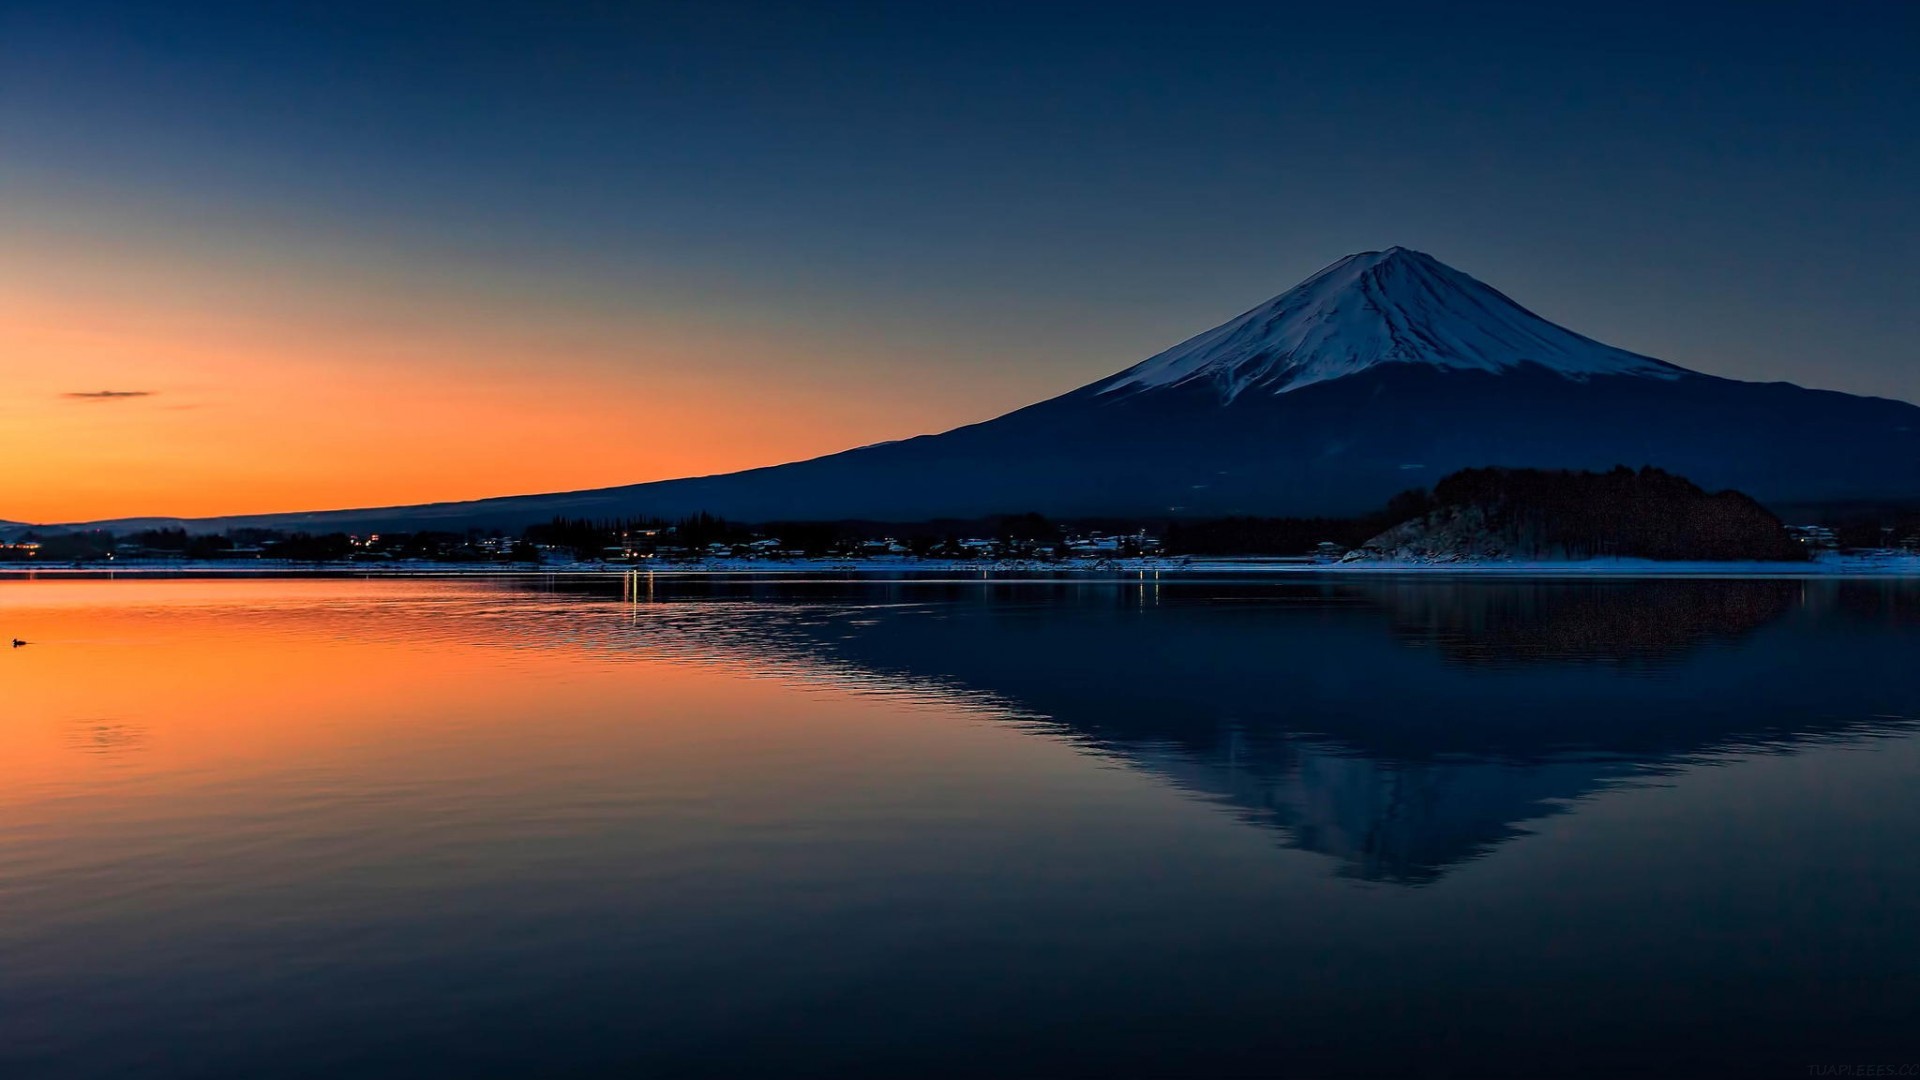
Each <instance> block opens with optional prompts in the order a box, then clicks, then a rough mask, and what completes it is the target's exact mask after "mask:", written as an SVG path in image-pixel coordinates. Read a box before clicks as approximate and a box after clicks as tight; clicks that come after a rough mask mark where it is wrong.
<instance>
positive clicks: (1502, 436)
mask: <svg viewBox="0 0 1920 1080" xmlns="http://www.w3.org/2000/svg"><path fill="white" fill-rule="evenodd" d="M1616 465H1627V466H1631V467H1635V468H1638V467H1640V466H1643V465H1653V466H1657V467H1660V468H1663V469H1666V470H1668V471H1669V472H1673V473H1677V474H1679V475H1682V476H1685V477H1688V478H1689V479H1691V480H1693V481H1695V482H1696V483H1699V484H1700V485H1701V486H1703V487H1705V488H1707V489H1708V490H1718V489H1721V488H1737V489H1739V490H1742V491H1745V492H1747V493H1748V494H1750V495H1753V496H1755V497H1756V498H1759V499H1761V500H1762V501H1765V502H1770V503H1778V502H1796V503H1815V502H1826V501H1836V500H1844V499H1889V498H1898V499H1904V498H1912V497H1916V496H1920V408H1916V407H1915V406H1913V405H1910V404H1907V403H1905V402H1899V401H1891V400H1887V399H1883V398H1870V397H1859V396H1855V395H1850V394H1844V393H1838V392H1835V391H1827V390H1809V389H1804V388H1802V387H1799V386H1795V385H1792V384H1790V383H1752V382H1742V381H1739V380H1735V379H1724V378H1719V377H1716V376H1710V375H1704V374H1700V373H1698V372H1693V371H1689V370H1687V369H1685V368H1682V367H1678V366H1676V365H1673V364H1669V363H1666V362H1664V361H1661V360H1656V359H1653V358H1651V357H1645V356H1640V355H1638V354H1635V353H1631V352H1627V351H1625V350H1622V349H1617V348H1614V347H1612V346H1609V345H1604V344H1602V343H1600V342H1597V341H1594V340H1592V339H1590V338H1587V337H1584V336H1582V335H1580V334H1577V333H1574V332H1573V331H1571V330H1567V329H1565V328H1563V327H1560V326H1557V325H1555V324H1554V323H1551V322H1549V321H1547V320H1546V319H1543V318H1541V317H1540V316H1538V315H1535V314H1534V313H1532V312H1530V311H1528V310H1527V309H1525V308H1524V307H1522V306H1520V305H1519V304H1517V303H1515V302H1514V301H1513V300H1511V299H1509V298H1508V297H1506V296H1505V295H1504V294H1502V293H1500V292H1498V291H1497V290H1495V289H1493V288H1492V287H1490V286H1487V285H1485V284H1482V283H1481V282H1479V281H1477V280H1475V279H1474V278H1472V277H1470V276H1468V275H1467V274H1464V273H1462V272H1460V271H1458V270H1454V269H1452V268H1451V267H1448V266H1446V265H1445V264H1443V263H1441V262H1440V261H1439V260H1437V259H1434V258H1433V257H1431V256H1429V255H1425V254H1422V253H1420V252H1415V251H1409V250H1407V249H1405V248H1389V249H1387V250H1385V251H1376V252H1363V253H1360V254H1357V255H1352V256H1349V257H1347V258H1345V259H1342V260H1340V261H1338V262H1336V263H1334V264H1332V265H1330V266H1328V267H1327V268H1326V269H1324V270H1321V271H1320V272H1319V273H1317V274H1315V275H1313V276H1312V277H1310V278H1308V279H1307V280H1306V281H1304V282H1302V283H1301V284H1300V285H1299V286H1297V287H1295V288H1293V289H1291V290H1288V291H1287V292H1286V293H1283V294H1281V295H1280V296H1278V297H1275V298H1274V299H1273V300H1271V301H1268V302H1267V303H1265V304H1262V305H1260V306H1259V307H1256V308H1254V309H1253V310H1251V311H1248V312H1246V313H1244V314H1242V315H1240V316H1237V317H1236V318H1234V319H1231V320H1228V321H1227V322H1226V323H1223V324H1222V325H1220V326H1218V327H1215V328H1214V329H1212V330H1209V331H1207V332H1206V333H1203V334H1200V335H1198V336H1196V337H1194V338H1191V339H1189V340H1187V341H1185V342H1182V343H1181V344H1179V345H1176V346H1174V347H1173V348H1171V349H1168V350H1166V351H1164V352H1161V353H1159V354H1157V355H1156V356H1153V357H1151V358H1149V359H1147V360H1145V361H1143V362H1141V363H1138V364H1135V365H1133V366H1132V367H1129V368H1127V369H1125V370H1122V371H1120V372H1117V373H1116V374H1114V375H1111V376H1108V377H1107V378H1104V379H1100V380H1098V381H1095V382H1093V383H1090V384H1088V385H1086V386H1083V387H1081V388H1079V389H1077V390H1073V391H1070V392H1068V393H1066V394H1062V395H1060V396H1059V397H1055V398H1051V399H1049V400H1046V401H1042V402H1039V403H1037V404H1034V405H1030V406H1028V407H1026V408H1024V409H1019V410H1016V411H1014V412H1011V413H1007V414H1005V415H1003V416H1000V417H996V418H994V419H992V420H988V421H985V422H983V423H978V424H971V425H968V426H965V427H960V428H955V429H953V430H951V431H947V432H943V433H941V434H937V435H923V436H919V437H917V438H912V439H904V440H900V441H897V442H889V443H880V444H876V445H872V446H865V447H860V448H857V449H853V450H847V451H843V452H841V453H838V454H831V455H827V456H825V457H820V458H814V459H811V460H807V461H800V462H794V463H791V464H786V465H776V466H769V467H766V468H759V469H749V470H746V471H743V472H736V473H728V474H724V475H719V476H707V477H696V478H689V479H684V480H665V481H657V482H652V483H645V484H633V485H628V486H623V487H615V488H603V489H597V490H592V491H578V492H566V493H558V494H551V495H524V496H513V497H507V498H498V499H484V500H478V501H473V502H461V503H436V504H430V505H424V506H408V507H388V508H378V509H367V510H340V511H327V512H317V513H301V514H264V515H252V516H248V517H228V518H206V519H199V520H192V521H184V522H182V521H179V520H177V519H140V520H139V521H137V522H120V523H97V524H102V525H107V526H109V527H112V526H115V525H118V526H120V527H134V526H151V525H156V524H165V525H185V526H186V527H188V528H190V529H194V530H199V531H211V530H219V529H225V528H232V527H240V526H258V527H269V528H280V529H307V530H314V531H333V530H339V531H358V530H381V529H385V530H409V529H426V528H465V527H469V526H480V527H499V528H517V527H522V526H525V525H527V524H532V523H536V522H541V521H545V520H548V519H550V518H553V517H555V516H568V517H588V518H614V517H630V516H637V515H656V516H661V517H677V516H682V515H686V514H691V513H694V512H697V511H702V510H704V511H709V512H712V513H716V514H721V515H725V516H727V517H729V518H733V519H736V520H742V521H767V520H777V519H789V520H791V519H816V520H818V519H844V518H863V519H872V520H883V521H885V520H893V521H910V520H927V519H931V518H939V517H960V518H964V517H979V516H985V515H991V514H998V513H1017V512H1023V511H1029V510H1032V511H1039V512H1042V513H1046V514H1051V515H1056V516H1108V515H1111V516H1140V517H1149V516H1167V515H1173V516H1221V515H1228V514H1251V515H1298V516H1314V515H1347V514H1354V513H1360V512H1364V511H1367V510H1370V509H1372V508H1374V507H1377V506H1379V505H1381V504H1382V503H1384V502H1385V501H1386V499H1387V498H1388V497H1390V496H1391V495H1393V494H1394V493H1395V492H1398V491H1401V490H1404V489H1407V488H1411V487H1426V486H1429V485H1431V484H1432V483H1433V482H1434V481H1435V480H1437V479H1438V478H1439V477H1441V476H1444V475H1446V474H1447V473H1450V472H1454V471H1457V470H1459V469H1463V468H1476V467H1484V466H1514V467H1530V468H1551V469H1576V470H1607V469H1611V468H1612V467H1614V466H1616Z"/></svg>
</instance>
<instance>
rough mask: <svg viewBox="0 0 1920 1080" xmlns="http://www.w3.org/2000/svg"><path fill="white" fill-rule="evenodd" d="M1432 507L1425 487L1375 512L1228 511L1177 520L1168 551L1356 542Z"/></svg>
mask: <svg viewBox="0 0 1920 1080" xmlns="http://www.w3.org/2000/svg"><path fill="white" fill-rule="evenodd" d="M1432 509H1433V498H1432V496H1430V495H1428V494H1427V492H1426V491H1424V490H1422V489H1418V488H1416V489H1413V490H1411V491H1403V492H1401V493H1400V494H1398V495H1395V496H1394V497H1393V498H1391V499H1389V500H1388V501H1387V505H1386V506H1383V507H1381V508H1380V509H1379V510H1376V511H1374V512H1373V513H1371V514H1362V515H1360V516H1358V517H1350V518H1326V517H1313V518H1293V517H1226V518H1210V519H1204V520H1199V521H1173V522H1169V523H1168V524H1167V527H1166V533H1165V541H1164V548H1165V550H1166V552H1167V553H1168V554H1169V555H1307V554H1311V553H1312V552H1313V551H1314V550H1315V549H1317V548H1318V547H1319V546H1320V545H1321V544H1323V543H1333V544H1338V545H1339V546H1341V547H1343V548H1356V547H1359V546H1360V545H1361V544H1364V543H1366V542H1367V541H1368V540H1370V539H1372V538H1373V537H1375V536H1378V535H1380V533H1381V532H1383V531H1385V530H1387V529H1389V528H1392V527H1393V526H1395V525H1398V524H1400V523H1401V522H1403V521H1407V520H1409V519H1411V518H1416V517H1419V516H1420V515H1422V514H1425V513H1426V512H1428V511H1429V510H1432Z"/></svg>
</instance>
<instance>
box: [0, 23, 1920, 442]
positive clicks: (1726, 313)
mask: <svg viewBox="0 0 1920 1080" xmlns="http://www.w3.org/2000/svg"><path fill="white" fill-rule="evenodd" d="M1916 55H1920V4H1912V3H1904V2H1902V3H1832V2H1826V3H1812V4H1794V3H1765V2H1754V3H1740V4H1725V5H1721V4H1694V5H1685V4H1644V5H1643V4H1631V3H1608V4H1604V5H1591V6H1586V9H1585V10H1579V9H1578V7H1576V6H1572V5H1544V4H1501V5H1482V4H1460V3H1448V4H1419V5H1396V4H1389V3H1369V4H1363V5H1327V4H1316V5H1312V6H1297V7H1296V6H1291V5H1287V4H1284V3H1282V4H1274V3H1266V4H1259V5H1202V4H1167V5H1132V4H1123V3H1106V4H1098V5H1092V4H1088V5H1082V4H998V3H965V4H940V3H924V2H921V3H899V4H837V5H835V4H802V3H785V4H751V3H713V2H708V3H690V4H684V5H632V4H572V5H565V4H543V3H527V4H514V5H506V4H486V3H476V2H466V3H454V2H449V3H432V4H385V3H383V4H368V5H355V4H342V3H311V4H300V3H274V4H257V3H235V4H223V5H209V4H194V3H184V2H183V3H119V4H113V3H90V2H87V0H52V2H35V0H28V2H24V3H23V2H17V0H15V2H0V205H4V209H0V228H5V229H10V230H13V231H15V235H16V236H17V237H18V236H27V237H30V239H28V240H25V241H21V242H18V243H16V244H15V245H14V253H13V255H12V256H10V257H9V258H10V261H11V262H12V263H13V265H12V266H11V267H0V269H8V270H10V272H11V273H12V274H14V275H15V276H30V274H31V268H30V267H29V266H28V265H27V264H29V263H31V262H33V261H37V260H47V261H51V262H55V263H60V264H61V265H62V266H65V265H66V264H67V262H70V261H71V258H69V253H68V249H69V248H71V249H73V250H78V249H80V248H85V249H86V250H88V251H90V252H93V253H94V255H93V257H96V258H99V259H108V257H109V255H112V256H113V258H115V259H118V260H119V263H116V265H119V264H125V265H127V266H144V267H147V268H148V269H147V270H145V271H143V272H144V273H147V274H150V275H153V274H156V273H157V272H156V271H154V270H153V269H152V267H154V266H156V265H165V264H172V265H173V266H175V267H177V268H179V270H180V272H181V273H182V274H186V275H188V276H191V275H194V274H199V275H204V276H205V277H206V279H207V282H210V283H213V284H204V285H203V288H202V290H201V291H200V292H197V293H194V294H193V295H194V296H196V297H199V298H200V299H199V301H198V302H201V303H212V302H214V301H213V298H216V297H218V296H219V295H220V294H221V293H222V292H223V291H230V292H232V293H234V294H235V296H236V299H235V301H234V302H235V303H240V302H242V301H243V300H244V302H245V303H251V304H256V305H267V306H272V305H273V304H274V303H276V302H284V303H293V302H294V301H293V300H291V299H289V298H288V297H287V296H279V297H276V295H275V293H274V289H275V287H276V285H275V281H278V282H279V287H283V288H284V289H285V290H287V292H288V294H289V295H291V294H292V293H295V292H302V291H312V292H313V293H316V294H317V293H323V292H327V291H328V289H330V288H331V289H334V290H335V291H338V290H339V289H342V288H345V286H343V285H341V282H343V281H351V280H358V279H362V278H365V277H366V276H367V275H368V274H374V275H375V276H378V277H379V279H380V280H381V281H382V282H384V283H387V284H386V285H383V286H382V288H383V290H384V295H387V296H391V295H397V294H399V293H402V292H406V291H408V290H418V291H419V292H420V293H421V294H422V295H428V294H431V295H436V296H437V295H439V294H440V293H444V292H446V291H447V290H449V289H453V290H456V291H457V290H460V289H466V290H469V293H471V294H472V295H469V294H463V295H464V296H465V297H466V299H465V301H463V303H464V304H465V308H463V305H462V304H452V305H451V306H450V307H449V308H448V309H447V310H449V311H455V312H457V311H460V310H464V309H467V308H471V307H472V306H473V304H472V296H473V295H483V296H484V297H485V298H486V300H485V303H484V305H482V306H484V307H485V308H486V309H487V311H488V313H489V316H490V317H494V316H497V317H502V318H504V317H506V314H514V315H515V317H517V318H519V319H521V320H522V321H523V322H525V323H528V324H540V323H542V322H543V321H552V320H564V319H577V320H579V321H580V322H581V323H582V324H594V325H602V324H606V323H607V320H608V319H612V318H615V317H617V316H619V315H621V314H622V313H625V314H628V315H634V316H635V317H649V318H655V319H656V320H659V321H660V325H665V323H667V322H673V323H674V325H675V326H676V327H678V331H676V332H682V333H685V334H692V333H694V330H692V329H688V328H689V327H693V328H695V329H697V330H698V332H699V333H700V334H704V335H706V336H705V337H703V338H702V339H701V340H703V341H704V342H706V345H705V346H704V347H706V348H708V349H711V350H714V351H715V353H716V355H715V359H714V363H715V371H716V374H715V378H716V379H719V378H726V379H730V380H734V381H735V382H739V381H740V380H741V379H743V378H751V377H752V374H753V371H754V370H755V369H754V366H753V363H754V362H753V361H751V360H749V359H742V357H741V356H740V355H739V354H740V353H742V352H745V351H754V350H758V351H759V352H760V353H761V354H764V356H765V364H766V365H767V368H768V370H769V371H770V372H773V373H774V374H772V375H770V376H769V377H771V378H774V379H775V381H776V382H779V383H780V385H783V386H787V385H795V386H797V385H798V384H799V383H800V382H801V381H805V380H808V379H812V380H814V381H823V380H825V381H831V382H833V383H834V384H835V385H837V386H838V387H840V390H841V392H843V393H848V394H860V393H870V394H872V395H875V396H876V400H885V401H886V402H888V408H889V409H890V410H891V412H890V413H888V414H887V415H897V416H899V417H901V420H900V423H899V424H898V425H895V426H894V427H893V428H889V427H888V425H885V424H878V423H875V422H873V421H872V420H871V418H869V419H865V420H863V419H859V418H852V419H849V418H846V417H838V418H834V419H833V421H832V423H834V424H838V425H839V426H838V427H836V428H835V432H836V434H835V436H834V438H836V439H839V438H841V434H840V429H841V428H844V429H845V431H844V436H845V439H844V440H843V441H865V439H864V438H863V436H865V435H866V434H869V432H868V428H875V430H872V431H871V432H870V434H871V436H872V437H873V438H880V437H890V436H896V435H901V434H908V433H910V431H911V430H912V429H918V428H920V427H924V426H940V425H942V424H945V423H948V422H953V423H958V422H962V421H965V420H969V419H977V418H981V417H984V416H985V415H989V414H991V413H992V412H995V411H999V410H1000V409H1002V408H1006V407H1012V406H1015V405H1019V404H1023V403H1025V402H1026V401H1029V400H1032V399H1034V398H1036V397H1040V396H1045V395H1046V394H1048V393H1051V392H1055V391H1060V390H1065V389H1068V388H1070V387H1072V386H1075V385H1078V384H1080V383H1084V382H1086V381H1089V380H1091V379H1093V378H1096V377H1098V376H1101V375H1104V374H1106V373H1108V372H1110V371H1113V370H1117V369H1118V368H1120V367H1123V366H1125V365H1127V364H1130V363H1132V362H1134V361H1136V360H1139V359H1141V358H1143V357H1144V356H1146V355H1147V354H1149V353H1151V352H1154V351H1156V350H1158V349H1160V348H1162V347H1164V346H1166V345H1168V344H1171V343H1172V342H1173V341H1176V340H1178V339H1180V338H1183V337H1185V336H1188V335H1190V334H1192V333H1194V332H1197V331H1199V330H1201V329H1204V328H1206V327H1207V326H1210V325H1212V324H1214V323H1217V322H1219V321H1221V320H1223V319H1225V318H1227V317H1229V316H1231V315H1233V314H1235V313H1237V312H1239V311H1241V310H1243V309H1245V308H1247V307H1249V306H1251V305H1252V304H1254V303H1256V302H1258V301H1260V300H1262V299H1265V298H1266V297H1267V296H1269V295H1271V294H1274V293H1276V292H1279V291H1280V290H1282V289H1284V288H1286V287H1288V286H1290V285H1292V284H1293V283H1294V282H1296V281H1297V280H1299V279H1300V278H1301V277H1303V276H1305V275H1306V274H1308V273H1310V272H1312V271H1313V270H1314V269H1316V268H1318V267H1319V266H1321V265H1323V264H1325V263H1327V262H1329V261H1331V260H1333V259H1335V258H1337V257H1339V256H1341V255H1344V254H1346V253H1349V252H1352V251H1356V250H1362V249H1369V248H1380V247H1385V246H1389V245H1393V244H1403V245H1407V246H1411V247H1415V248H1419V249H1421V250H1425V251H1428V252H1430V253H1432V254H1434V255H1436V256H1437V257H1439V258H1440V259H1442V260H1443V261H1446V262H1448V263H1451V264H1452V265H1454V266H1457V267H1459V268H1461V269H1464V270H1466V271H1468V272H1469V273H1472V274H1474V275H1475V276H1477V277H1480V278H1481V279H1482V280H1485V281H1488V282H1489V283H1491V284H1493V285H1495V286H1497V287H1499V288H1501V289H1503V290H1505V291H1506V292H1508V293H1510V294H1512V295H1513V296H1515V298H1516V299H1518V300H1520V301H1521V302H1522V303H1524V304H1527V305H1528V306H1530V307H1533V308H1534V309H1535V310H1537V311H1540V312H1541V313H1542V314H1544V315H1547V316H1548V317H1550V318H1554V319H1556V320H1557V321H1560V322H1563V323H1565V324H1567V325H1569V326H1571V327H1573V328H1574V329H1577V330H1580V331H1582V332H1584V333H1587V334H1589V335H1591V336H1594V337H1598V338H1600V339H1602V340H1605V341H1608V342H1611V343H1614V344H1618V345H1622V346H1625V347H1628V348H1632V349H1636V350H1638V351H1642V352H1647V353H1651V354H1654V355H1657V356H1660V357H1662V358H1665V359H1668V360H1672V361H1674V362H1677V363H1681V364H1685V365H1688V366H1691V367H1696V368H1700V369H1703V370H1707V371H1712V372H1715V373H1719V374H1726V375H1732V376H1738V377H1747V378H1787V379H1791V380H1793V381H1797V382H1801V383H1804V384H1808V385H1815V386H1829V387H1835V388H1840V389H1847V390H1853V391H1858V392H1869V393H1881V394H1889V395H1895V396H1902V397H1907V398H1912V399H1920V365H1917V364H1916V361H1917V360H1920V355H1916V349H1915V348H1914V346H1913V340H1914V337H1915V331H1916V329H1917V328H1916V319H1915V317H1914V311H1915V305H1914V302H1913V296H1914V292H1915V286H1916V285H1917V284H1920V274H1916V272H1915V267H1916V266H1920V211H1916V192H1920V75H1917V74H1916V72H1920V63H1916V61H1915V57H1916ZM90 265H91V264H90ZM72 272H73V273H74V274H76V275H78V276H80V277H84V273H83V272H82V271H81V270H73V271H72ZM125 273H126V274H128V275H130V280H135V281H136V282H137V281H138V280H139V274H138V273H136V272H135V271H133V270H126V271H125ZM269 279H273V280H269ZM196 280H197V279H196ZM223 280H225V281H230V282H231V287H230V288H228V287H227V286H220V285H218V284H217V283H218V282H220V281H223ZM316 283H331V284H316ZM450 283H452V284H450ZM155 285H156V287H160V286H163V285H164V286H165V287H168V288H172V287H180V288H185V286H184V285H177V283H174V282H168V281H158V280H156V282H155ZM129 288H130V289H134V290H135V291H137V286H129ZM240 294H244V297H242V296H241V295H240ZM183 302H184V301H183ZM329 302H330V303H333V304H334V305H335V306H334V308H332V309H330V310H350V309H351V308H352V304H351V302H350V300H349V299H342V298H340V297H335V298H334V299H333V300H331V301H329ZM316 303H317V301H316ZM448 333H449V334H450V335H451V336H452V337H457V334H454V333H453V330H452V329H451V328H450V329H449V331H448ZM738 334H745V335H748V337H750V338H751V342H749V341H748V337H729V335H738ZM729 342H733V344H731V345H729V344H728V343H729ZM768 343H774V344H771V345H770V344H768ZM781 343H784V344H781ZM721 353H725V354H727V355H725V356H720V355H719V354H721ZM261 362H262V363H272V359H271V357H270V356H263V358H262V359H261ZM526 362H527V363H528V364H541V365H549V366H555V365H557V367H556V368H555V370H559V369H563V368H564V367H565V365H566V363H567V362H568V360H567V358H566V356H565V355H564V349H560V350H559V351H558V352H556V351H554V350H553V349H543V350H536V351H534V352H529V353H528V354H527V357H526ZM501 363H506V364H507V365H508V366H511V361H501ZM633 363H634V364H636V365H640V366H642V367H644V365H645V364H646V363H648V361H647V360H645V359H644V358H639V357H636V358H635V359H634V360H633ZM696 366H697V365H696ZM103 378H104V376H103ZM781 380H785V381H784V382H782V381H781ZM916 401H925V402H928V403H929V404H928V405H927V407H926V408H925V409H921V410H920V411H915V407H914V405H913V403H914V402H916ZM943 410H944V411H943ZM825 422H827V421H824V420H823V423H825ZM898 427H906V428H908V429H909V430H898V429H897V428H898ZM881 428H885V430H880V429H881Z"/></svg>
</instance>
